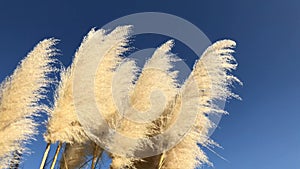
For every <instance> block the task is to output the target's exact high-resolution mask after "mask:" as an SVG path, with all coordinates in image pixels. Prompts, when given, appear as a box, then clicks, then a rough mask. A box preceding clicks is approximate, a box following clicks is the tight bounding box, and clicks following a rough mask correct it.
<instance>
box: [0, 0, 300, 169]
mask: <svg viewBox="0 0 300 169" xmlns="http://www.w3.org/2000/svg"><path fill="white" fill-rule="evenodd" d="M137 12H164V13H170V14H173V15H176V16H179V17H182V18H184V19H186V20H188V21H190V22H191V23H193V24H195V25H196V26H197V27H199V28H200V29H201V30H202V31H203V32H204V33H205V34H206V35H207V36H208V37H209V39H210V40H211V41H212V42H214V41H217V40H220V39H225V38H229V39H233V40H235V41H236V42H237V48H236V53H235V54H234V56H235V58H236V59H237V61H238V63H239V66H238V69H237V71H235V72H234V74H235V75H236V76H237V77H239V78H240V79H241V80H242V81H243V83H244V85H243V86H242V87H241V86H237V87H236V88H235V89H234V92H236V93H238V94H239V95H240V96H241V97H242V99H243V100H242V101H238V100H229V102H228V103H227V105H226V110H227V111H228V112H229V113H230V114H229V115H227V116H225V117H223V118H222V121H221V123H220V124H219V127H218V129H217V130H216V131H215V133H214V134H213V136H212V138H213V139H214V140H215V141H216V142H218V143H219V144H221V145H222V146H223V148H224V149H217V148H216V149H214V150H215V151H216V152H217V153H218V154H220V155H221V156H223V157H224V158H226V160H223V159H221V158H220V157H218V156H216V155H215V154H213V153H211V152H209V150H205V151H206V152H207V153H208V155H209V158H210V159H211V161H212V162H213V163H214V167H215V168H216V169H298V168H300V160H299V158H300V132H299V129H300V122H299V121H300V110H299V108H297V105H299V101H300V75H299V73H300V50H299V49H300V41H299V39H300V2H299V1H297V0H287V1H284V3H283V1H279V0H269V1H259V0H253V1H240V0H228V1H226V2H225V1H222V0H215V1H208V0H205V1H199V0H191V1H179V0H177V1H171V0H165V1H163V2H162V1H156V0H152V1H147V2H144V1H138V0H130V1H113V0H112V1H105V2H102V3H101V2H100V1H86V2H84V1H76V0H75V1H63V2H62V1H58V0H52V1H15V0H13V1H1V2H0V37H1V39H0V80H1V81H2V80H3V79H4V78H5V77H6V76H8V75H11V73H12V71H13V70H14V69H15V68H16V66H17V64H18V62H19V61H20V60H21V59H22V58H24V56H26V54H27V53H28V52H29V51H30V50H31V49H32V48H33V46H34V45H36V43H37V42H38V41H40V40H42V39H44V38H49V37H55V38H58V39H60V40H61V42H60V43H59V45H58V46H57V47H58V48H59V49H61V51H62V52H61V53H62V54H63V56H59V60H60V61H61V62H62V63H63V64H64V65H66V66H68V65H69V64H70V62H71V60H72V56H73V54H74V52H75V51H76V49H77V48H78V46H79V45H80V43H81V40H82V38H83V36H84V35H85V34H86V33H87V32H88V31H89V30H90V29H91V28H92V27H98V28H100V27H101V26H103V25H104V24H106V23H108V22H110V21H112V20H114V19H117V18H119V17H122V16H125V15H128V14H133V13H137ZM164 40H165V38H160V39H159V40H156V41H155V42H156V43H157V44H160V43H161V42H163V41H164ZM149 44H151V43H150V42H149ZM149 44H148V42H147V45H149ZM157 44H154V45H153V46H152V47H157ZM147 45H145V46H147ZM180 57H183V58H184V59H185V60H186V61H187V62H188V64H192V63H193V62H194V61H195V57H189V56H186V55H180ZM40 130H41V131H43V128H41V129H40ZM45 145H46V144H45V142H43V141H42V137H41V136H39V137H38V141H34V142H33V145H31V146H29V147H30V148H32V149H33V151H34V152H35V153H34V154H31V155H30V156H27V157H26V158H27V161H25V162H24V164H23V168H25V169H27V168H28V169H30V168H37V166H39V161H40V159H41V153H42V152H43V150H44V147H45ZM203 168H205V169H208V168H210V167H203Z"/></svg>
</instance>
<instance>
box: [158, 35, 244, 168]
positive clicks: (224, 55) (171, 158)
mask: <svg viewBox="0 0 300 169" xmlns="http://www.w3.org/2000/svg"><path fill="white" fill-rule="evenodd" d="M233 47H235V42H234V41H231V40H222V41H218V42H216V43H214V44H213V45H211V46H210V47H208V48H207V50H206V51H205V52H204V53H203V55H202V56H201V58H200V59H199V60H198V61H197V62H196V64H195V66H194V69H193V71H192V73H191V75H190V77H189V78H188V80H187V81H186V82H185V84H184V86H183V87H182V97H184V98H182V99H188V100H187V102H190V103H196V104H197V105H198V106H199V108H198V111H197V112H190V111H187V112H184V113H187V114H188V113H197V118H196V119H195V122H194V125H193V128H192V129H191V130H190V131H189V133H187V135H186V136H185V137H184V138H183V140H182V141H181V142H180V143H179V144H178V145H176V146H175V147H174V148H173V149H171V150H169V151H168V152H167V153H166V157H165V159H164V162H163V165H162V169H169V168H187V169H194V168H195V167H197V166H201V165H202V164H204V163H206V164H211V163H210V162H209V160H208V158H207V156H206V155H205V153H204V152H203V151H202V150H201V149H200V148H199V146H198V144H200V145H202V146H208V145H209V144H215V143H214V142H213V141H212V140H210V139H208V132H209V129H210V128H211V127H212V126H213V124H212V122H211V121H210V119H209V118H208V117H207V115H208V114H210V113H226V112H225V111H223V110H222V109H221V108H220V107H218V105H217V104H216V101H218V100H219V101H220V100H221V101H225V100H226V99H227V98H230V97H236V98H238V96H237V95H235V94H233V93H232V92H231V91H230V86H231V85H232V83H233V82H234V81H236V82H240V81H239V80H238V79H237V78H236V77H234V76H233V75H230V74H228V72H230V71H232V70H234V69H235V68H236V66H237V64H235V63H234V62H235V59H234V58H233V56H232V55H231V54H232V52H233V50H232V48H233ZM193 82H194V83H195V84H196V85H197V87H198V89H199V90H198V94H199V96H195V94H194V93H195V91H191V90H192V89H193V88H192V87H191V86H192V85H191V83H193ZM192 106H193V105H192Z"/></svg>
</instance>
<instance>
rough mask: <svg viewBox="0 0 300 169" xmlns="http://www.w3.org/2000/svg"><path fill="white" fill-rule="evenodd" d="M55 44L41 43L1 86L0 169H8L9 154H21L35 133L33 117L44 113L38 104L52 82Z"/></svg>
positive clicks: (44, 107)
mask: <svg viewBox="0 0 300 169" xmlns="http://www.w3.org/2000/svg"><path fill="white" fill-rule="evenodd" d="M56 43H57V40H56V39H46V40H43V41H41V42H40V43H39V44H38V45H37V46H36V47H35V48H34V49H33V50H32V51H31V52H30V53H29V54H28V55H27V57H26V58H25V59H23V60H22V62H21V63H20V65H19V66H18V67H17V68H16V70H15V71H14V73H13V74H12V75H11V76H10V77H8V78H7V79H6V80H5V81H4V82H3V83H2V84H1V87H0V90H1V96H0V98H1V99H0V137H1V139H0V166H1V168H5V167H7V166H8V163H9V160H11V159H10V158H11V155H12V152H16V151H17V152H18V153H17V154H22V153H24V152H25V147H24V145H25V144H26V143H27V142H28V141H29V140H30V139H32V138H33V135H34V134H36V126H37V125H38V124H37V123H36V122H35V121H34V119H33V118H34V117H35V116H37V115H38V113H39V112H41V111H46V112H47V111H48V108H47V106H45V105H42V104H41V103H39V101H40V100H41V99H43V98H45V97H46V92H47V91H46V87H47V86H48V85H49V83H50V82H51V81H52V80H51V79H50V78H49V76H48V75H49V74H50V73H53V72H54V71H55V69H54V67H53V66H52V63H54V62H55V59H54V57H53V56H54V55H55V54H56V49H55V48H54V47H53V46H54V45H55V44H56ZM16 159H17V158H16ZM16 163H18V161H17V162H16Z"/></svg>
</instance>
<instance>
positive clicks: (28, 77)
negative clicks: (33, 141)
mask: <svg viewBox="0 0 300 169" xmlns="http://www.w3.org/2000/svg"><path fill="white" fill-rule="evenodd" d="M131 32H132V26H120V27H117V28H115V29H114V30H112V31H110V32H109V31H107V30H103V29H99V30H95V29H92V30H91V31H90V32H89V33H88V35H87V36H86V37H85V38H84V40H83V42H82V43H81V46H80V47H79V49H78V50H77V52H76V53H75V56H74V59H73V63H72V64H71V66H70V67H68V68H66V69H63V70H62V72H61V80H60V84H59V86H58V88H57V90H56V94H55V103H54V106H53V107H52V108H47V109H46V110H47V112H48V113H49V120H48V122H47V131H46V133H45V134H44V138H45V141H46V142H47V143H48V144H53V143H56V142H60V143H64V144H65V148H64V152H63V153H62V155H61V160H60V168H80V167H82V166H84V165H86V164H87V161H88V160H89V157H91V156H92V157H93V160H92V161H93V163H94V162H95V161H97V160H96V159H98V158H101V154H102V152H103V151H104V150H103V149H101V148H100V147H99V146H98V145H97V144H101V145H110V146H111V145H116V146H111V147H109V146H108V148H109V149H110V150H112V151H111V152H112V153H109V152H108V154H109V155H110V157H111V158H112V163H111V166H110V167H111V169H123V168H124V169H125V168H133V169H134V168H137V169H152V168H153V169H174V168H187V169H193V168H195V167H197V166H200V165H202V164H211V163H210V162H209V160H208V158H207V156H206V155H205V153H204V152H203V150H202V149H201V148H200V147H199V145H202V146H204V147H208V146H209V145H211V144H214V145H216V143H214V142H213V141H212V140H210V139H209V138H208V134H209V129H211V128H212V127H213V125H214V124H212V122H211V121H210V119H209V118H208V115H209V114H211V113H219V114H224V113H226V112H225V111H223V110H222V109H221V108H220V107H218V105H217V104H216V101H226V99H228V98H230V97H236V98H238V96H237V95H234V94H233V93H232V92H231V91H230V86H231V85H232V84H233V82H239V80H238V79H237V78H236V77H234V76H232V75H230V74H229V72H230V71H232V70H234V69H235V68H236V66H237V65H236V63H235V59H234V58H233V56H232V53H233V50H232V48H233V47H235V42H233V41H231V40H222V41H218V42H216V43H214V44H213V45H212V46H210V47H208V49H207V50H206V51H205V52H204V53H203V55H202V56H199V58H200V59H199V60H198V61H197V62H196V64H195V66H194V68H193V70H192V72H191V74H190V76H189V77H188V78H187V80H186V81H185V82H184V84H183V85H180V84H179V83H178V81H177V73H178V72H177V71H175V70H174V62H176V61H179V59H178V57H177V56H176V55H175V54H173V53H171V50H172V47H173V46H174V41H173V40H170V41H167V42H166V43H164V44H162V45H161V46H160V47H158V48H157V49H156V51H155V52H154V53H153V55H152V57H150V58H149V59H148V61H147V62H146V63H145V65H144V67H143V68H142V69H140V68H138V67H137V66H136V64H135V61H134V60H132V59H129V58H126V57H124V55H125V54H126V53H127V52H128V51H130V48H129V46H130V45H129V44H130V38H131ZM55 43H56V40H53V39H50V40H45V41H43V42H41V43H40V44H39V45H38V46H37V47H36V48H35V49H34V50H33V52H31V53H30V54H29V55H28V56H27V57H26V58H25V59H24V61H23V62H22V63H21V64H20V66H19V68H17V70H16V71H15V72H14V74H13V75H12V76H11V77H10V78H8V79H7V80H6V81H5V82H4V83H3V84H2V85H1V90H2V91H1V95H0V121H1V123H0V136H1V135H3V134H5V133H6V132H10V133H14V134H13V135H12V136H11V137H7V136H5V137H4V136H3V137H2V138H5V139H7V140H5V139H2V140H0V148H1V150H0V168H5V167H4V166H7V164H8V163H9V162H10V160H11V155H12V154H13V152H15V151H19V152H23V150H24V148H23V144H24V141H26V140H29V139H30V138H32V135H33V134H34V133H35V127H36V125H37V124H36V123H35V122H34V121H33V119H32V117H34V115H36V113H37V112H38V111H40V110H42V109H45V108H44V107H43V106H41V105H40V104H38V101H39V100H40V99H41V98H42V97H43V96H44V95H43V94H44V92H45V91H44V90H43V89H44V88H45V87H46V86H47V84H48V83H49V82H50V81H49V79H48V78H47V74H49V73H50V72H52V71H53V69H52V68H51V66H50V65H51V64H50V63H51V62H54V60H53V58H52V55H53V54H54V51H55V50H54V49H53V48H52V46H53V45H54V44H55ZM95 61H100V62H99V64H98V68H97V71H96V72H95V74H93V77H90V78H91V79H93V83H94V89H92V90H93V91H94V96H95V97H94V98H90V96H89V95H87V94H86V92H87V90H89V89H88V88H82V90H78V91H76V94H77V97H76V99H75V95H74V91H73V90H74V85H75V84H74V83H81V84H86V83H89V82H87V81H84V80H83V79H85V78H78V77H85V76H89V74H88V73H87V71H89V68H91V67H93V66H92V65H94V64H95ZM83 86H84V85H83ZM87 86H88V85H87ZM195 90H196V91H195ZM156 91H159V92H158V93H157V92H156ZM161 93H163V96H162V95H161ZM94 101H95V102H96V104H97V108H98V111H94V109H93V108H92V107H90V105H91V102H94ZM195 105H196V106H195ZM78 106H83V107H84V111H82V109H77V108H78ZM182 107H184V109H183V108H182ZM99 113H100V114H99ZM139 113H140V114H139ZM179 114H181V115H182V114H183V116H190V115H192V114H193V115H194V116H195V117H196V119H194V123H193V124H192V128H191V129H190V130H189V132H188V133H187V134H186V135H185V136H184V138H183V139H182V140H181V141H180V142H179V143H178V144H177V145H176V146H174V147H172V148H171V149H168V150H165V151H163V152H161V154H158V155H155V156H152V157H145V158H139V157H136V156H134V155H135V154H136V153H137V152H138V151H142V150H143V145H145V144H150V145H151V144H153V148H155V146H156V145H155V143H154V142H152V141H153V140H151V138H152V137H153V136H156V135H158V134H161V133H163V132H164V131H165V130H167V129H168V128H171V127H172V125H173V124H174V123H175V121H176V119H177V118H178V115H179ZM125 115H126V117H131V118H126V117H125ZM97 116H101V117H103V118H104V119H105V124H104V123H103V124H101V122H99V121H98V120H97V118H96V117H97ZM83 117H84V118H83ZM153 117H156V118H155V119H152V118H153ZM132 118H133V119H137V120H130V119H132ZM139 119H140V120H141V119H142V120H144V123H141V122H140V121H138V120H139ZM106 125H107V126H109V128H110V129H112V130H113V131H115V132H110V131H107V132H97V131H98V129H99V131H102V130H100V128H101V127H103V126H106ZM20 127H22V129H23V130H20ZM116 133H121V134H122V135H123V136H125V137H130V138H134V139H135V140H137V141H134V142H131V141H128V142H126V141H125V140H123V142H122V141H121V142H120V139H119V137H118V135H117V134H116ZM173 133H176V131H174V132H173ZM169 137H170V140H169V141H170V142H171V141H173V137H174V135H169ZM104 138H105V139H104ZM115 140H118V141H115ZM96 143H97V144H96ZM2 147H3V148H2ZM128 147H130V148H131V149H130V151H128ZM106 148H107V147H106ZM114 148H117V149H118V150H117V152H120V153H119V154H114V153H113V152H115V151H114ZM122 155H125V156H122ZM1 162H4V163H3V164H2V163H1Z"/></svg>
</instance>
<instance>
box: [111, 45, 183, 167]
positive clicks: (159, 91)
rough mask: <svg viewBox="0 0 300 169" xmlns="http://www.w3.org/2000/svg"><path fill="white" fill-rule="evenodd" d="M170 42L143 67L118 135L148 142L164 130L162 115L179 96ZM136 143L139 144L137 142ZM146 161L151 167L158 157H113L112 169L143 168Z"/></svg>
mask: <svg viewBox="0 0 300 169" xmlns="http://www.w3.org/2000/svg"><path fill="white" fill-rule="evenodd" d="M173 43H174V42H173V41H172V40H170V41H168V42H166V43H165V44H163V45H162V46H160V47H159V48H157V50H156V51H155V52H154V54H153V55H152V57H151V58H150V59H149V60H148V61H147V62H146V64H145V66H144V67H143V70H142V73H141V74H140V76H139V78H138V80H137V82H136V83H135V86H134V89H133V90H132V92H131V93H130V100H129V103H130V108H128V107H127V108H125V110H124V111H125V115H126V116H127V118H129V119H127V118H124V119H123V120H121V121H119V127H118V132H120V133H122V134H123V135H125V136H127V137H131V138H135V139H138V138H139V139H141V140H144V141H145V142H148V141H147V140H148V139H146V138H147V137H150V136H152V135H155V134H159V133H160V132H161V129H163V126H164V125H165V123H164V122H163V121H164V120H165V119H164V117H163V116H162V114H166V113H167V110H168V108H169V107H170V105H172V104H174V100H175V96H176V94H177V93H178V84H177V82H176V77H177V72H174V71H171V69H172V68H173V64H172V62H174V61H176V59H175V56H174V54H172V53H171V52H170V51H171V48H172V47H173ZM154 92H156V93H154ZM151 97H152V98H151ZM123 105H126V104H123ZM133 113H135V114H133ZM153 115H154V116H153ZM152 116H153V117H152ZM139 120H141V121H139ZM143 120H145V121H143ZM141 140H140V141H141ZM141 143H143V141H141ZM120 144H124V143H123V142H122V143H120ZM129 144H130V143H128V144H126V145H124V146H128V145H129ZM131 144H132V145H133V143H131ZM135 144H137V145H138V143H135ZM147 144H151V143H149V142H148V143H147ZM142 145H143V144H140V147H139V146H137V147H135V148H136V150H135V151H138V150H141V149H143V147H142ZM119 146H120V145H118V147H119ZM133 153H134V152H133ZM147 161H152V162H153V164H152V165H153V166H154V165H155V164H154V163H155V162H157V163H159V156H156V157H153V158H146V159H137V158H127V157H121V156H118V155H112V164H111V168H113V169H117V168H126V167H129V168H143V167H146V166H145V165H149V163H147Z"/></svg>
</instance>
